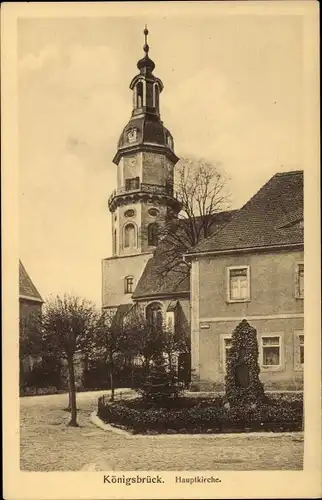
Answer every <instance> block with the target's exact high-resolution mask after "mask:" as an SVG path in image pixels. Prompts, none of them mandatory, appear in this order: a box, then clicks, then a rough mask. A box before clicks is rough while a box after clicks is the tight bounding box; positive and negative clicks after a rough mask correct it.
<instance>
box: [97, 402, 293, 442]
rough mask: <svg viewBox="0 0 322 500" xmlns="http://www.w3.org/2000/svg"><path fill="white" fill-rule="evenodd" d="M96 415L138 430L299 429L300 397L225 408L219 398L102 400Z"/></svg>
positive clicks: (195, 431) (147, 431) (226, 430)
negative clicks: (150, 402)
mask: <svg viewBox="0 0 322 500" xmlns="http://www.w3.org/2000/svg"><path fill="white" fill-rule="evenodd" d="M97 414H98V416H99V417H100V418H101V419H102V420H103V421H104V422H106V423H110V424H112V425H116V426H119V427H122V428H126V429H128V430H130V431H132V432H133V433H134V434H138V433H142V434H144V433H156V434H159V433H183V434H184V433H187V434H194V433H200V434H203V433H227V432H256V431H271V432H287V431H300V430H302V414H303V405H302V403H301V402H300V401H294V402H286V401H283V400H280V401H277V400H273V399H272V400H269V402H268V404H265V405H263V404H262V405H258V406H256V407H254V406H248V407H244V408H243V411H240V409H238V408H237V407H233V408H227V407H225V406H224V404H223V399H222V398H218V397H217V398H216V399H200V398H198V399H193V398H179V399H178V401H177V402H173V403H172V404H170V403H169V404H168V405H167V406H162V407H160V406H158V405H146V404H145V403H144V402H143V401H142V399H140V398H137V399H132V400H128V401H122V400H121V401H117V402H113V403H108V404H104V399H103V398H99V400H98V412H97Z"/></svg>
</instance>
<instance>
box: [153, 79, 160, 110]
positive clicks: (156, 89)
mask: <svg viewBox="0 0 322 500" xmlns="http://www.w3.org/2000/svg"><path fill="white" fill-rule="evenodd" d="M153 107H154V108H155V109H156V111H159V86H158V84H157V83H154V84H153Z"/></svg>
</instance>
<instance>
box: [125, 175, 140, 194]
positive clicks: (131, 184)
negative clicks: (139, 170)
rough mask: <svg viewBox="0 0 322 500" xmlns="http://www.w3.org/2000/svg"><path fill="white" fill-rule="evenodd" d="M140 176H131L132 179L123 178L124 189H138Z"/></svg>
mask: <svg viewBox="0 0 322 500" xmlns="http://www.w3.org/2000/svg"><path fill="white" fill-rule="evenodd" d="M139 187H140V177H133V178H132V179H125V191H133V190H135V189H139Z"/></svg>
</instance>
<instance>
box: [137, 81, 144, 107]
mask: <svg viewBox="0 0 322 500" xmlns="http://www.w3.org/2000/svg"><path fill="white" fill-rule="evenodd" d="M142 106H143V83H142V82H138V84H137V86H136V107H137V108H142Z"/></svg>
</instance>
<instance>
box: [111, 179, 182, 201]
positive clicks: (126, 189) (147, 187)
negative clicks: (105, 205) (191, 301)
mask: <svg viewBox="0 0 322 500" xmlns="http://www.w3.org/2000/svg"><path fill="white" fill-rule="evenodd" d="M132 193H148V194H166V195H168V196H173V195H174V191H173V186H160V185H158V184H147V183H145V182H141V183H133V184H131V185H128V186H123V187H120V188H118V189H114V191H113V192H112V194H111V196H110V197H109V200H108V201H109V203H111V202H112V200H113V199H114V198H115V197H116V196H122V195H124V194H132Z"/></svg>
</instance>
